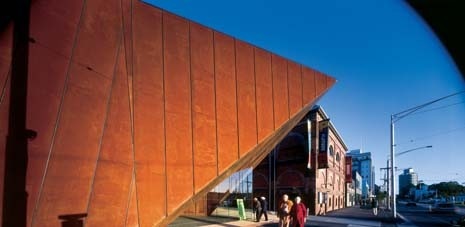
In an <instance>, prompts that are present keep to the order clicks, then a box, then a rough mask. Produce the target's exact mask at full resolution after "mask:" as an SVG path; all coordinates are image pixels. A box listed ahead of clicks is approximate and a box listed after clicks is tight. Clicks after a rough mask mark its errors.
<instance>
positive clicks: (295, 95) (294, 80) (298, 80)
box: [287, 61, 302, 116]
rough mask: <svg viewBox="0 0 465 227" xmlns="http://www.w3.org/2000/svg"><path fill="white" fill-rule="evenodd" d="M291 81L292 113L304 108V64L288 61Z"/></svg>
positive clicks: (290, 102)
mask: <svg viewBox="0 0 465 227" xmlns="http://www.w3.org/2000/svg"><path fill="white" fill-rule="evenodd" d="M287 72H288V74H287V79H288V83H289V112H290V114H291V116H292V115H294V114H295V113H297V111H299V110H300V109H301V108H302V75H301V74H302V66H301V65H300V64H297V63H295V62H292V61H288V63H287Z"/></svg>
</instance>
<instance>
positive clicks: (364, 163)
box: [347, 149, 375, 199]
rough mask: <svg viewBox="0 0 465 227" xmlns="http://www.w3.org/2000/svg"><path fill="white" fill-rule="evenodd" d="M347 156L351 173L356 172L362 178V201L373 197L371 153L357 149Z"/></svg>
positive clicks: (373, 179)
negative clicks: (350, 160) (350, 163)
mask: <svg viewBox="0 0 465 227" xmlns="http://www.w3.org/2000/svg"><path fill="white" fill-rule="evenodd" d="M347 156H349V157H352V171H357V172H358V173H360V175H361V176H362V184H361V185H362V199H366V198H368V197H370V195H373V191H372V190H373V189H374V183H375V178H374V176H375V174H374V166H373V165H372V160H371V153H370V152H362V151H361V150H360V149H357V150H351V151H350V152H349V153H347Z"/></svg>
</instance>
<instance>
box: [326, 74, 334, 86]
mask: <svg viewBox="0 0 465 227" xmlns="http://www.w3.org/2000/svg"><path fill="white" fill-rule="evenodd" d="M325 76H326V89H328V88H330V87H332V86H333V85H334V84H335V83H336V79H335V78H334V77H330V76H327V75H325Z"/></svg>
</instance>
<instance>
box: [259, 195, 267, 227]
mask: <svg viewBox="0 0 465 227" xmlns="http://www.w3.org/2000/svg"><path fill="white" fill-rule="evenodd" d="M260 205H261V206H262V212H261V213H260V217H259V218H258V220H260V219H262V215H265V221H268V202H266V199H265V197H263V196H262V197H261V198H260Z"/></svg>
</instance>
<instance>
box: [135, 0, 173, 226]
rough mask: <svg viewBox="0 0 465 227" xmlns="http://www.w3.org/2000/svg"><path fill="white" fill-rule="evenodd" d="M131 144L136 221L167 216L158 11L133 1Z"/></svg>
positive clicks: (160, 42) (160, 19)
mask: <svg viewBox="0 0 465 227" xmlns="http://www.w3.org/2000/svg"><path fill="white" fill-rule="evenodd" d="M133 10H134V13H133V23H132V25H133V37H132V38H133V48H134V49H133V50H134V52H133V54H134V146H135V151H134V152H135V159H136V166H135V168H136V170H135V171H136V188H137V200H136V201H137V203H138V205H137V206H136V207H138V209H139V211H140V212H139V213H138V214H139V217H138V218H139V220H140V224H141V225H142V226H150V225H152V223H153V222H154V221H156V220H160V219H161V217H163V216H165V215H166V199H167V196H166V175H165V173H166V172H165V170H166V169H165V124H164V121H165V120H164V118H165V115H164V100H163V97H164V96H163V54H162V53H163V51H162V24H161V22H162V14H161V10H159V9H155V8H153V7H148V6H147V5H144V4H142V3H139V2H138V1H135V2H134V9H133Z"/></svg>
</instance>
